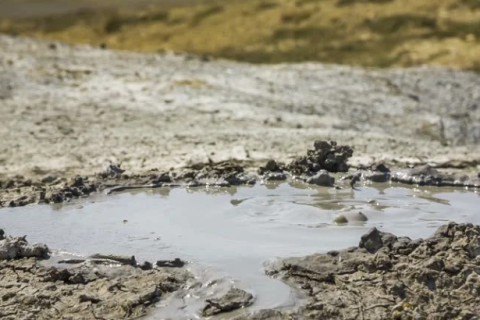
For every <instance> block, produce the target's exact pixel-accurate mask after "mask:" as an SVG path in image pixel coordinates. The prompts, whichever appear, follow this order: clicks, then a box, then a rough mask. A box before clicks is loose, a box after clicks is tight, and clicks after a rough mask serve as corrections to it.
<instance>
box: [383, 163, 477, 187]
mask: <svg viewBox="0 0 480 320" xmlns="http://www.w3.org/2000/svg"><path fill="white" fill-rule="evenodd" d="M392 181H395V182H401V183H406V184H418V185H421V186H423V185H426V186H439V187H445V186H446V187H475V188H478V187H480V178H478V177H469V176H467V175H450V174H445V173H442V172H439V171H438V170H437V169H435V168H433V167H432V166H429V165H422V166H417V167H414V168H412V169H405V170H398V171H396V172H394V173H393V174H392Z"/></svg>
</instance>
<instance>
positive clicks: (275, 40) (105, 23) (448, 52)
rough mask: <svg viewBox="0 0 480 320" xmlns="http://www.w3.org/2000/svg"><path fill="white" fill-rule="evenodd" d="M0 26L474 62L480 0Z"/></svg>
mask: <svg viewBox="0 0 480 320" xmlns="http://www.w3.org/2000/svg"><path fill="white" fill-rule="evenodd" d="M11 1H14V0H11ZM0 32H3V33H8V34H16V35H26V36H33V37H37V38H44V39H52V40H60V41H65V42H69V43H88V44H93V45H99V44H102V43H105V44H106V45H107V46H108V47H110V48H117V49H126V50H135V51H149V52H161V51H164V50H174V51H181V52H192V53H199V54H208V55H212V56H216V57H223V58H229V59H236V60H241V61H249V62H255V63H272V62H299V61H322V62H327V63H342V64H354V65H363V66H375V67H387V66H412V65H420V64H437V65H446V66H450V67H453V68H463V69H473V70H477V71H478V70H480V0H223V1H218V2H212V1H207V3H204V4H196V5H192V6H182V7H163V6H161V5H150V6H148V7H143V8H137V9H131V8H129V9H127V8H123V9H122V8H117V9H108V10H98V9H97V10H83V11H80V12H76V13H73V14H64V15H56V16H50V17H42V18H28V19H13V20H12V19H10V20H9V19H4V20H2V21H0Z"/></svg>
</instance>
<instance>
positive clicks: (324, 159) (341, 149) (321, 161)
mask: <svg viewBox="0 0 480 320" xmlns="http://www.w3.org/2000/svg"><path fill="white" fill-rule="evenodd" d="M313 146H314V149H313V150H308V151H307V155H306V156H301V157H298V158H297V159H295V160H293V161H292V163H290V164H289V165H288V166H287V170H289V171H290V172H292V173H293V174H295V175H303V174H305V175H312V174H313V173H315V172H318V171H320V170H326V171H328V172H347V171H348V165H347V160H348V159H349V158H350V157H352V155H353V149H352V148H351V147H349V146H339V145H337V142H335V141H331V142H327V141H315V142H314V144H313Z"/></svg>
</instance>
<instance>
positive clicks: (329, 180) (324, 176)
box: [306, 170, 335, 187]
mask: <svg viewBox="0 0 480 320" xmlns="http://www.w3.org/2000/svg"><path fill="white" fill-rule="evenodd" d="M306 182H307V183H309V184H316V185H318V186H325V187H332V186H333V183H334V182H335V178H333V177H331V176H330V174H329V173H328V172H327V171H326V170H320V171H319V172H317V173H316V174H315V175H313V176H311V177H309V178H307V180H306Z"/></svg>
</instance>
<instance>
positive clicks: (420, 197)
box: [0, 183, 480, 319]
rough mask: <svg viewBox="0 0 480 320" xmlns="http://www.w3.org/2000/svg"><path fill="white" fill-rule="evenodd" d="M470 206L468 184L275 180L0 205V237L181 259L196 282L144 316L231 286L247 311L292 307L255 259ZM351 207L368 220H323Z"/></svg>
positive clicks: (474, 217) (72, 250) (175, 311)
mask: <svg viewBox="0 0 480 320" xmlns="http://www.w3.org/2000/svg"><path fill="white" fill-rule="evenodd" d="M479 206H480V196H479V195H478V193H477V192H474V191H465V190H453V189H448V188H426V187H422V188H410V187H409V188H406V187H401V186H399V185H397V184H379V185H370V186H364V187H361V188H359V189H358V190H351V189H343V190H335V189H331V188H321V187H307V186H305V185H290V184H288V183H283V184H280V185H277V184H273V185H256V186H253V187H240V188H210V189H205V188H193V189H159V190H154V191H153V190H152V191H149V192H133V193H123V194H117V195H111V196H104V195H98V196H95V197H93V198H88V199H86V200H81V201H75V202H73V203H69V204H66V205H55V206H48V205H38V206H29V207H24V208H14V209H10V208H7V209H2V210H1V211H0V215H1V217H2V227H3V228H5V230H6V232H7V233H8V234H11V235H24V234H26V235H28V239H29V240H30V241H35V242H43V243H46V244H48V245H49V247H50V248H52V249H54V250H55V252H56V254H64V253H66V252H67V253H69V254H75V255H80V256H86V255H89V254H93V253H97V252H101V253H112V254H124V255H125V254H126V255H135V256H136V258H137V260H138V261H143V260H149V261H156V260H158V259H172V258H176V257H180V258H182V259H184V260H187V261H189V262H190V264H189V268H190V269H191V270H192V272H193V273H194V274H195V275H196V276H197V277H198V283H192V286H195V287H196V288H197V289H196V290H193V291H190V292H189V293H188V294H187V293H186V292H184V293H178V294H177V296H174V297H172V298H171V299H170V300H169V301H168V303H163V304H160V305H159V306H158V308H157V310H156V312H154V313H153V314H152V318H153V319H163V318H168V317H172V318H175V317H183V316H192V315H195V313H196V312H197V311H198V309H199V308H200V307H201V305H202V303H203V301H204V299H205V298H208V297H211V296H214V295H216V294H219V293H221V292H225V291H226V290H227V289H228V287H229V286H230V285H231V284H232V283H234V285H236V286H238V287H241V288H243V289H245V290H248V291H250V292H252V293H254V294H255V296H256V302H255V304H254V305H253V306H252V307H251V309H260V308H273V307H281V306H284V307H288V306H292V305H294V304H296V303H297V302H298V299H299V298H300V297H299V296H298V293H296V292H292V291H291V289H290V288H289V287H288V286H286V285H285V284H283V283H282V282H280V281H278V280H274V279H270V278H268V277H267V276H265V275H264V273H263V263H265V261H268V260H269V259H273V258H277V257H287V256H302V255H307V254H312V253H316V252H325V251H328V250H333V249H342V248H345V247H349V246H352V245H357V244H358V241H359V238H360V236H361V235H362V234H364V233H365V232H366V231H367V230H368V229H370V228H371V227H374V226H375V227H377V228H379V229H381V230H383V231H389V232H392V233H394V234H396V235H399V236H410V237H412V238H419V237H427V236H429V235H430V234H431V233H432V232H433V231H434V230H435V228H437V227H438V226H440V225H442V224H444V223H446V222H448V221H456V222H472V223H476V224H479V223H480V215H479V214H478V210H477V208H478V207H479ZM359 211H361V212H363V213H364V214H365V215H366V216H367V217H368V221H366V222H354V223H350V224H347V225H342V226H340V225H335V224H334V223H333V218H334V216H335V215H336V214H339V213H346V214H350V213H356V212H359ZM201 283H203V285H202V284H201ZM186 294H187V295H186Z"/></svg>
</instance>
